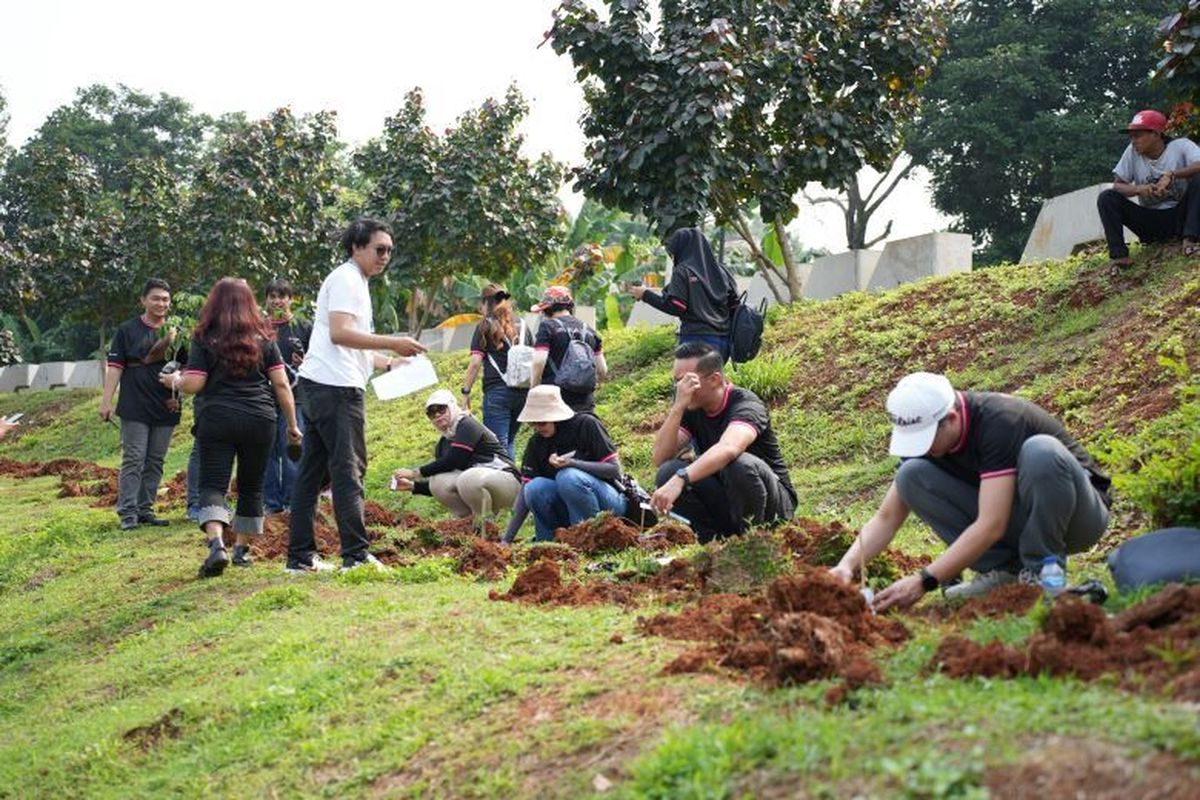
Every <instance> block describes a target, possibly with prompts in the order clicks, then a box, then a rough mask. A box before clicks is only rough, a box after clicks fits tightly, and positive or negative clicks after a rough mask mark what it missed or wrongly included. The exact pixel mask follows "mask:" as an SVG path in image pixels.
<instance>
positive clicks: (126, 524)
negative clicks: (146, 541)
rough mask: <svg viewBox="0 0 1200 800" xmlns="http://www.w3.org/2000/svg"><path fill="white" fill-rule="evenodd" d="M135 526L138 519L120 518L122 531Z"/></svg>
mask: <svg viewBox="0 0 1200 800" xmlns="http://www.w3.org/2000/svg"><path fill="white" fill-rule="evenodd" d="M137 526H138V521H137V520H136V519H123V520H121V530H123V531H131V530H133V529H134V528H136V527H137Z"/></svg>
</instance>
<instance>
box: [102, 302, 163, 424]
mask: <svg viewBox="0 0 1200 800" xmlns="http://www.w3.org/2000/svg"><path fill="white" fill-rule="evenodd" d="M158 340H159V335H158V328H154V327H151V326H150V325H149V324H148V323H147V322H146V318H145V317H134V318H133V319H131V320H126V321H125V322H122V323H121V324H120V325H119V326H117V330H116V332H115V333H114V334H113V338H112V343H111V344H110V345H109V347H108V354H107V356H106V357H105V360H106V361H107V362H108V365H109V366H110V367H118V368H120V369H121V390H120V392H119V393H118V395H117V416H118V417H120V418H121V419H123V420H125V421H127V422H141V423H145V424H146V425H154V426H157V425H178V424H179V411H178V410H176V411H171V410H170V409H169V408H167V401H168V400H170V399H171V390H170V389H167V388H165V387H164V386H163V385H162V384H160V383H159V382H158V373H159V371H160V370H162V368H163V365H164V364H166V363H167V359H166V356H165V355H161V356H157V357H156V358H155V360H154V361H153V362H152V363H146V357H147V356H148V354H149V353H150V348H152V347H153V346H154V344H155V343H156V342H157V341H158ZM168 349H169V348H168Z"/></svg>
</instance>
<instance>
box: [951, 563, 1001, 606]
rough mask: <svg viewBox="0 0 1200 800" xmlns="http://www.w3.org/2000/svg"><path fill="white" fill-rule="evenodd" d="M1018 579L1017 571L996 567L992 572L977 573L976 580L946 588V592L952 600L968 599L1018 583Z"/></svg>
mask: <svg viewBox="0 0 1200 800" xmlns="http://www.w3.org/2000/svg"><path fill="white" fill-rule="evenodd" d="M1018 580H1019V578H1018V577H1017V573H1015V572H1005V571H1004V570H1002V569H994V570H992V571H991V572H980V573H977V574H976V575H975V578H974V580H972V581H970V582H969V583H960V584H957V585H955V586H951V587H949V588H948V589H946V591H945V592H944V594H945V595H946V597H948V598H949V599H951V600H966V599H967V598H969V597H981V596H983V595H985V594H987V593H988V592H990V591H991V590H992V589H995V588H997V587H1000V586H1007V585H1008V584H1010V583H1016V582H1017V581H1018Z"/></svg>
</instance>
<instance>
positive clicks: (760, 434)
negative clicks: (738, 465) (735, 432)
mask: <svg viewBox="0 0 1200 800" xmlns="http://www.w3.org/2000/svg"><path fill="white" fill-rule="evenodd" d="M730 425H745V426H746V427H748V428H750V429H751V430H753V431H754V433H755V434H756V436H755V438H754V441H753V442H751V443H750V446H749V447H747V448H746V452H747V453H749V454H750V455H752V456H757V457H759V458H761V459H762V460H763V461H765V462H766V463H767V466H769V467H770V468H771V471H772V472H774V473H775V475H776V476H778V477H779V481H780V482H781V483H782V484H783V485H784V486H785V487H787V490H788V494H790V495H791V496H792V500H793V502H794V501H795V500H796V490H795V488H793V487H792V479H791V477H790V476H789V475H788V471H787V464H785V463H784V461H783V453H782V452H781V451H780V449H779V439H778V438H776V436H775V429H774V428H772V427H771V416H770V414H768V413H767V407H766V405H765V404H764V403H763V401H762V400H760V399H758V395H756V394H755V393H754V392H752V391H750V390H749V389H743V388H742V387H740V386H734V385H733V384H732V383H727V384H725V399H724V400H723V401H722V403H721V407H720V408H719V409H718V410H717V411H716V413H714V414H709V413H708V412H707V411H705V410H704V409H702V408H697V409H693V410H688V411H685V412H683V420H682V421H681V422H680V426H679V427H680V430H681V431H682V432H683V433H684V435H685V436H690V437H691V439H692V446H693V448H694V449H695V451H696V453H697V454H702V453H704V452H705V451H706V450H708V449H709V448H710V447H712V446H713V445H715V444H716V443H717V442H719V441H720V440H721V437H722V436H723V435H724V434H725V430H726V429H727V428H728V427H729V426H730Z"/></svg>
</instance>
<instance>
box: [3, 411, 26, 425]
mask: <svg viewBox="0 0 1200 800" xmlns="http://www.w3.org/2000/svg"><path fill="white" fill-rule="evenodd" d="M23 416H25V414H24V413H23V412H21V411H18V412H17V413H15V414H13V415H12V416H8V417H5V418H4V421H5V422H6V423H8V424H9V425H15V424H16V423H17V420H19V419H20V418H21V417H23Z"/></svg>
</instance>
